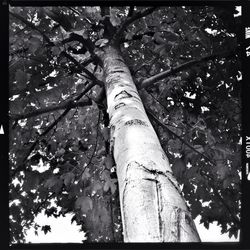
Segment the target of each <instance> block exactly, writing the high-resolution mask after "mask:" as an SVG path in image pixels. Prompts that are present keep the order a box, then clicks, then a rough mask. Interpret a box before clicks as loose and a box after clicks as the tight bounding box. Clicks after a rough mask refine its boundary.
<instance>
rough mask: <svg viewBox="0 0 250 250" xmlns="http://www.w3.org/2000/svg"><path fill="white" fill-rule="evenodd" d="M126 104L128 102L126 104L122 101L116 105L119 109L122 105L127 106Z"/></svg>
mask: <svg viewBox="0 0 250 250" xmlns="http://www.w3.org/2000/svg"><path fill="white" fill-rule="evenodd" d="M125 105H126V104H125V103H124V102H121V103H119V104H117V105H115V110H117V109H119V108H121V107H123V106H125Z"/></svg>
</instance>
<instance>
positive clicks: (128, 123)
mask: <svg viewBox="0 0 250 250" xmlns="http://www.w3.org/2000/svg"><path fill="white" fill-rule="evenodd" d="M124 125H125V126H134V125H139V126H145V127H148V124H147V123H146V122H145V121H142V120H139V119H133V120H129V121H126V122H125V124H124Z"/></svg>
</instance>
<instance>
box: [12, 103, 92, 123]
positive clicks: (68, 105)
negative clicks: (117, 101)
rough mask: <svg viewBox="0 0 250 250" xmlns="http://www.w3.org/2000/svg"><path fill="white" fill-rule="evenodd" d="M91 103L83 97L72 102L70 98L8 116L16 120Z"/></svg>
mask: <svg viewBox="0 0 250 250" xmlns="http://www.w3.org/2000/svg"><path fill="white" fill-rule="evenodd" d="M91 104H92V101H91V99H85V100H82V101H79V102H74V101H72V100H70V101H67V102H65V103H60V104H58V105H53V106H49V107H45V108H41V109H37V110H34V111H32V112H30V113H26V114H11V115H10V118H11V119H12V120H16V121H17V120H21V119H26V118H30V117H34V116H38V115H41V114H44V113H48V112H52V111H56V110H60V109H67V108H70V109H72V108H75V107H84V106H88V105H91Z"/></svg>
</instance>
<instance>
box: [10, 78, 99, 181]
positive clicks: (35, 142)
mask: <svg viewBox="0 0 250 250" xmlns="http://www.w3.org/2000/svg"><path fill="white" fill-rule="evenodd" d="M95 85H96V83H95V82H91V83H90V84H89V85H88V86H87V87H86V88H85V90H84V91H83V92H82V93H81V94H80V95H78V96H77V97H76V98H75V99H74V100H73V102H77V101H79V100H80V99H81V98H82V97H83V96H84V95H85V94H86V93H87V92H88V91H89V90H90V89H92V88H93V87H94V86H95ZM70 110H71V108H70V107H68V108H66V109H65V110H64V112H63V113H62V114H61V115H60V116H59V117H58V118H57V119H56V120H55V121H54V122H52V123H51V124H50V125H49V126H48V127H47V128H46V130H45V131H44V132H43V133H42V134H40V135H39V136H38V138H37V139H36V140H35V141H34V142H33V144H32V145H31V147H30V149H29V151H28V153H27V154H26V155H25V157H24V158H23V160H22V163H21V164H20V165H19V166H17V168H16V169H14V170H13V171H12V172H11V174H10V177H11V178H13V177H14V176H15V175H16V173H17V172H19V171H21V170H25V168H26V166H25V162H26V160H27V159H28V157H29V155H30V154H31V153H32V151H33V150H34V149H35V147H36V145H37V144H38V143H39V141H40V139H41V138H42V137H44V136H45V135H47V134H48V133H49V132H50V130H51V129H52V128H53V127H54V126H56V125H57V124H58V123H59V122H60V121H61V120H62V119H63V118H64V117H65V116H66V115H67V114H68V112H69V111H70Z"/></svg>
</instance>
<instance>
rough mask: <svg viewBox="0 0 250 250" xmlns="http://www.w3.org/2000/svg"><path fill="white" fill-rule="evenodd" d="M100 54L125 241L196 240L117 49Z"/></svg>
mask: <svg viewBox="0 0 250 250" xmlns="http://www.w3.org/2000/svg"><path fill="white" fill-rule="evenodd" d="M102 59H103V63H104V73H105V85H106V92H107V103H108V113H109V117H110V125H111V143H112V141H113V143H114V159H115V162H116V165H117V176H118V183H119V193H120V204H121V214H122V222H123V234H124V241H125V242H197V241H200V238H199V235H198V233H197V231H196V227H195V225H194V222H193V220H192V218H191V214H190V212H189V211H188V209H187V206H186V204H185V201H184V199H183V197H182V195H181V192H180V189H179V187H178V184H177V181H176V180H175V178H174V177H173V175H172V170H171V167H170V165H169V161H168V158H167V156H166V154H165V152H164V151H163V149H162V147H161V145H160V142H159V140H158V137H157V135H156V133H155V131H154V129H153V127H152V125H151V123H150V121H149V119H148V117H147V115H146V113H145V110H144V107H143V104H142V101H141V99H140V97H139V94H138V92H137V89H136V87H135V84H134V82H133V79H132V77H131V74H130V72H129V69H128V67H127V66H126V64H125V63H124V61H123V58H122V56H121V55H120V52H119V49H116V48H115V47H112V46H108V47H106V48H104V54H103V56H102Z"/></svg>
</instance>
